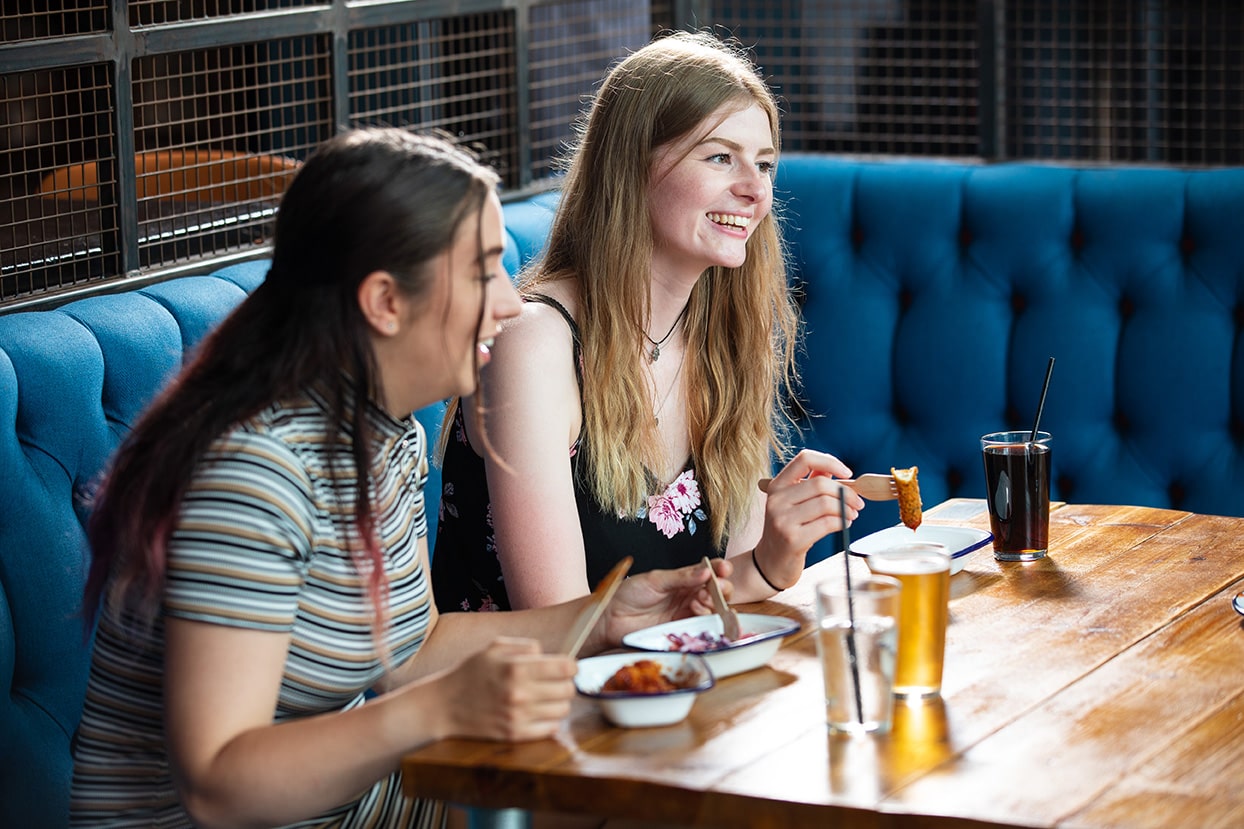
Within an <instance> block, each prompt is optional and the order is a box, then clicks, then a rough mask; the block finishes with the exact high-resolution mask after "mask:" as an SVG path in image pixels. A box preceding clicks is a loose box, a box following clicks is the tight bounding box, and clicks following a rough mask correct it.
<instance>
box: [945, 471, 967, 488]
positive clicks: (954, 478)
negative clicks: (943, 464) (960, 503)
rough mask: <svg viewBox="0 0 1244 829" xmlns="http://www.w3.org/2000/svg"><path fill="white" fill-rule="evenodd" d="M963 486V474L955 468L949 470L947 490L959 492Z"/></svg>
mask: <svg viewBox="0 0 1244 829" xmlns="http://www.w3.org/2000/svg"><path fill="white" fill-rule="evenodd" d="M961 486H963V473H962V472H960V471H959V470H958V469H955V468H954V467H951V468H950V469H947V470H946V488H947V489H948V490H950V491H951V492H958V491H959V488H960V487H961Z"/></svg>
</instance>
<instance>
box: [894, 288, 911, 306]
mask: <svg viewBox="0 0 1244 829" xmlns="http://www.w3.org/2000/svg"><path fill="white" fill-rule="evenodd" d="M914 297H915V295H914V294H913V293H912V292H911V289H910V288H903V289H902V290H901V291H899V292H898V307H899V310H900V311H906V310H907V309H908V308H910V307H911V304H912V301H913V300H914Z"/></svg>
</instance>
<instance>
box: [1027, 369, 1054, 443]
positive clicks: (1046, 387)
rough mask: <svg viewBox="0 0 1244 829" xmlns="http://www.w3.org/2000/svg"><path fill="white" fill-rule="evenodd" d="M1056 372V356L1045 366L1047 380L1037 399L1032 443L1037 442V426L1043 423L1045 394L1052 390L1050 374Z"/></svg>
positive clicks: (1042, 385)
mask: <svg viewBox="0 0 1244 829" xmlns="http://www.w3.org/2000/svg"><path fill="white" fill-rule="evenodd" d="M1053 373H1054V358H1053V357H1051V358H1050V361H1049V363H1047V364H1046V366H1045V382H1044V383H1042V384H1041V399H1040V400H1038V401H1037V416H1036V417H1035V418H1033V420H1032V436H1031V437H1030V438H1029V439H1028V440H1029V442H1031V443H1036V442H1037V426H1038V425H1040V423H1041V412H1042V411H1043V410H1044V409H1045V394H1046V392H1048V391H1049V390H1050V375H1051V374H1053Z"/></svg>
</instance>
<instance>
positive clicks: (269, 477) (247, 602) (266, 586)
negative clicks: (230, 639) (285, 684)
mask: <svg viewBox="0 0 1244 829" xmlns="http://www.w3.org/2000/svg"><path fill="white" fill-rule="evenodd" d="M314 516H315V505H314V501H313V499H312V497H311V484H310V480H309V478H308V476H307V474H306V471H305V470H304V468H303V466H302V464H301V463H300V462H299V460H298V458H297V457H296V456H295V454H294V453H293V452H291V451H290V449H289V447H288V446H286V445H285V444H283V443H282V442H280V441H279V440H276V439H273V438H272V437H270V436H268V435H265V434H256V433H254V432H247V431H244V430H237V431H234V432H232V433H231V434H229V435H226V436H224V437H222V438H221V439H219V440H217V441H216V442H215V444H213V446H212V448H211V449H210V450H209V451H208V453H207V454H206V455H205V456H204V458H203V460H202V461H201V462H200V464H199V467H198V468H197V469H196V471H195V475H194V479H193V481H192V483H191V486H190V489H189V491H188V492H187V494H186V497H185V499H184V501H183V503H182V510H181V513H180V515H179V517H178V521H177V525H176V527H175V528H174V531H173V534H172V537H171V540H170V542H169V551H168V577H167V578H168V580H167V585H166V590H165V611H166V612H167V613H168V614H169V615H171V616H176V617H179V618H183V619H192V620H196V621H205V622H212V623H215V624H222V625H229V626H232V627H246V628H253V629H257V630H267V631H273V632H286V631H289V630H291V629H292V627H293V622H294V617H295V614H296V613H297V610H298V601H299V595H300V593H301V588H302V585H303V581H304V579H305V578H306V574H307V569H308V566H309V562H310V559H311V552H312V549H313V541H312V536H313V532H314V531H313V529H312V528H313V527H314V525H315V522H314Z"/></svg>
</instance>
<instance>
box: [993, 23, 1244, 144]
mask: <svg viewBox="0 0 1244 829" xmlns="http://www.w3.org/2000/svg"><path fill="white" fill-rule="evenodd" d="M1242 37H1244V11H1241V9H1240V6H1239V4H1238V3H1236V2H1203V3H1158V2H1101V0H1098V2H1091V3H1081V2H1075V3H1073V2H1061V3H1060V2H1053V3H1051V2H1048V0H1047V2H1034V1H1033V0H1024V2H1015V3H1013V4H1012V8H1011V9H1010V12H1009V14H1008V17H1007V26H1006V39H1007V42H1008V45H1009V48H1008V49H1007V56H1008V59H1007V77H1008V80H1009V84H1008V86H1009V91H1010V94H1009V96H1008V99H1009V101H1008V106H1007V129H1006V138H1007V153H1008V154H1009V155H1011V156H1013V157H1019V158H1057V159H1084V160H1096V161H1127V162H1166V163H1175V164H1190V165H1212V164H1238V163H1240V162H1241V161H1242V160H1244V61H1242V59H1241V53H1240V44H1241V42H1244V41H1242Z"/></svg>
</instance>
